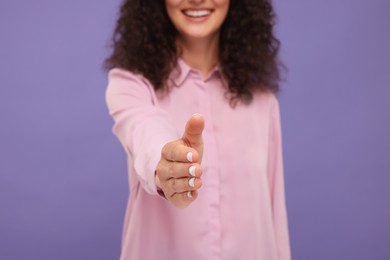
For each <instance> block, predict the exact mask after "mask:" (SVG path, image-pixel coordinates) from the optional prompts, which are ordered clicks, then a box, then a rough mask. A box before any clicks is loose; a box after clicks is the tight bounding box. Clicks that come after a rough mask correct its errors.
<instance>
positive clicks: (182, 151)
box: [161, 141, 199, 162]
mask: <svg viewBox="0 0 390 260" xmlns="http://www.w3.org/2000/svg"><path fill="white" fill-rule="evenodd" d="M161 156H162V158H164V159H165V160H167V161H171V162H197V161H198V160H199V154H198V152H197V151H196V150H195V149H193V148H191V147H188V146H186V145H184V144H183V143H180V142H179V141H175V142H170V143H167V144H166V145H164V147H163V149H162V151H161Z"/></svg>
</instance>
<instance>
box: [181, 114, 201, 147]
mask: <svg viewBox="0 0 390 260" xmlns="http://www.w3.org/2000/svg"><path fill="white" fill-rule="evenodd" d="M203 129H204V119H203V116H202V115H200V114H194V115H192V116H191V117H190V119H189V120H188V121H187V124H186V129H185V131H184V134H183V140H184V141H185V142H186V143H187V144H188V145H189V146H190V147H193V148H195V149H196V150H198V152H201V150H202V148H203V139H202V132H203Z"/></svg>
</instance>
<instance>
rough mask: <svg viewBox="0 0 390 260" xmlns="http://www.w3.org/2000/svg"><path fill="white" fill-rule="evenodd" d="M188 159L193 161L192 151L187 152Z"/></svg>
mask: <svg viewBox="0 0 390 260" xmlns="http://www.w3.org/2000/svg"><path fill="white" fill-rule="evenodd" d="M187 160H188V161H190V162H192V152H188V153H187Z"/></svg>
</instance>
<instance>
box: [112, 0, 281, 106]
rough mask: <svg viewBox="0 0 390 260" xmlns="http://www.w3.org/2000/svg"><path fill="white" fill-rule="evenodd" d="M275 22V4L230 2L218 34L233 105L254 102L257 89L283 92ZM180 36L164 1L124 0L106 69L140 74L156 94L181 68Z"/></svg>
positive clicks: (252, 0) (249, 0)
mask: <svg viewBox="0 0 390 260" xmlns="http://www.w3.org/2000/svg"><path fill="white" fill-rule="evenodd" d="M274 23H275V14H274V12H273V8H272V4H271V0H230V6H229V11H228V14H227V17H226V19H225V21H224V23H223V24H222V27H221V32H220V42H219V45H220V46H219V64H220V67H221V70H222V73H223V75H224V77H225V79H226V80H227V82H228V85H229V91H228V93H230V94H233V95H232V98H231V100H230V101H231V102H233V103H235V101H238V100H241V101H243V102H244V103H250V101H251V100H252V93H253V92H254V91H256V90H260V91H271V92H274V93H276V92H278V91H279V84H278V82H279V79H280V72H279V69H280V66H281V64H280V62H279V60H278V51H279V46H280V42H279V40H278V39H276V38H275V36H274V34H273V26H274ZM176 36H177V31H176V29H175V27H174V25H173V24H172V22H171V21H170V19H169V17H168V14H167V12H166V7H165V1H163V0H159V1H156V0H125V1H124V2H123V3H122V5H121V7H120V13H119V18H118V21H117V23H116V28H115V31H114V34H113V39H112V47H113V52H112V54H111V55H110V56H109V57H108V58H107V59H106V61H105V68H106V69H111V68H115V67H118V68H122V69H126V70H129V71H132V72H135V73H139V74H142V75H143V76H144V77H145V78H147V79H148V80H149V81H150V82H151V83H152V85H153V86H154V88H155V89H156V90H158V89H162V88H164V87H165V86H166V84H165V83H166V81H167V79H168V77H169V74H170V72H171V71H172V69H173V68H174V67H175V66H176V65H177V58H178V55H179V52H178V49H177V47H176V45H175V39H176Z"/></svg>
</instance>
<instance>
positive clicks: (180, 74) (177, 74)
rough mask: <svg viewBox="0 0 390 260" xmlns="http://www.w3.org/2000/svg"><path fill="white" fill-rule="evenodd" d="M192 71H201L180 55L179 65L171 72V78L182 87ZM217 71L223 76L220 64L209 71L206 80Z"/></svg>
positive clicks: (174, 83) (175, 84) (177, 85)
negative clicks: (192, 66)
mask: <svg viewBox="0 0 390 260" xmlns="http://www.w3.org/2000/svg"><path fill="white" fill-rule="evenodd" d="M190 72H195V73H200V72H199V71H198V70H196V69H193V68H191V67H190V66H189V65H188V64H187V63H186V62H185V61H184V60H183V59H182V58H180V57H179V58H178V59H177V66H176V68H174V69H173V71H172V72H171V74H170V76H169V80H170V81H171V82H172V83H173V85H174V86H176V87H180V86H181V85H182V84H183V82H184V80H185V79H186V78H187V77H188V74H189V73H190ZM217 73H219V74H220V76H222V75H221V69H220V66H219V64H218V65H217V66H215V67H214V69H213V70H212V71H211V72H210V73H209V75H208V76H207V78H206V80H207V79H208V78H210V77H212V76H213V75H214V74H217ZM222 78H223V77H222Z"/></svg>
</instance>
